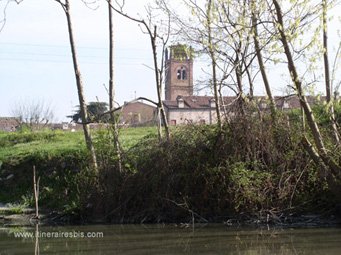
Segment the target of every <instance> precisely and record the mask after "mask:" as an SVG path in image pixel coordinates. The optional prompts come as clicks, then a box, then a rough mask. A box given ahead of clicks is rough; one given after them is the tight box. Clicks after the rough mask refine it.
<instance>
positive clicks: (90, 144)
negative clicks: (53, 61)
mask: <svg viewBox="0 0 341 255" xmlns="http://www.w3.org/2000/svg"><path fill="white" fill-rule="evenodd" d="M55 1H56V2H58V3H59V4H60V6H61V7H62V8H63V10H64V12H65V15H66V20H67V25H68V32H69V40H70V47H71V52H72V61H73V69H74V73H75V78H76V84H77V91H78V100H79V107H80V113H81V119H82V126H83V132H84V138H85V142H86V146H87V148H88V150H89V152H90V155H91V163H92V167H93V168H94V170H95V171H96V172H97V171H98V167H97V159H96V153H95V148H94V145H93V142H92V138H91V133H90V128H89V126H88V124H87V119H88V116H87V109H86V101H85V96H84V91H83V90H84V89H83V81H82V75H81V71H80V68H79V64H78V58H77V51H76V45H75V40H74V34H73V26H72V16H71V8H70V1H69V0H65V1H62V0H55Z"/></svg>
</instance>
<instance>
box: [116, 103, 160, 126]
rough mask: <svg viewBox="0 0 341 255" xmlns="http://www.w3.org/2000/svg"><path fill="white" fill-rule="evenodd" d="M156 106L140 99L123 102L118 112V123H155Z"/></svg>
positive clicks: (134, 124) (135, 124)
mask: <svg viewBox="0 0 341 255" xmlns="http://www.w3.org/2000/svg"><path fill="white" fill-rule="evenodd" d="M156 113H157V111H156V107H154V106H152V105H150V104H146V103H144V102H143V101H142V100H140V101H132V102H125V103H124V105H123V106H122V107H121V110H120V112H119V120H120V121H119V123H120V124H121V125H128V126H145V125H153V124H155V123H156Z"/></svg>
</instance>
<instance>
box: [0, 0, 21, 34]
mask: <svg viewBox="0 0 341 255" xmlns="http://www.w3.org/2000/svg"><path fill="white" fill-rule="evenodd" d="M22 1H23V0H0V6H1V5H3V7H2V17H1V19H0V32H1V31H2V30H3V29H4V27H5V24H6V21H7V14H6V12H7V8H8V6H9V4H10V3H11V2H15V3H17V4H20V3H21V2H22Z"/></svg>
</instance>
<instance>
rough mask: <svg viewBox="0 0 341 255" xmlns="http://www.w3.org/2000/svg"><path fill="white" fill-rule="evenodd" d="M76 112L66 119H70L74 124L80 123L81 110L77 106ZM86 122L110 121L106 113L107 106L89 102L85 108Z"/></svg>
mask: <svg viewBox="0 0 341 255" xmlns="http://www.w3.org/2000/svg"><path fill="white" fill-rule="evenodd" d="M77 108H78V109H77V110H76V112H75V113H74V114H73V115H69V116H67V117H69V118H71V119H72V121H74V122H80V121H81V120H82V118H81V109H80V107H79V105H78V106H77ZM86 109H87V120H86V121H87V122H108V121H109V119H110V115H109V114H108V113H107V112H108V104H107V103H106V102H90V103H89V104H88V105H87V106H86Z"/></svg>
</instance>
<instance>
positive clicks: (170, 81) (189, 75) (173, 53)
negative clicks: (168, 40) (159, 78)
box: [165, 44, 193, 100]
mask: <svg viewBox="0 0 341 255" xmlns="http://www.w3.org/2000/svg"><path fill="white" fill-rule="evenodd" d="M165 54H166V56H165V60H166V61H165V77H166V78H165V99H166V100H176V98H177V96H192V95H193V58H192V48H191V47H188V46H187V45H183V44H177V45H173V46H170V47H169V50H168V49H167V50H166V52H165Z"/></svg>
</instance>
